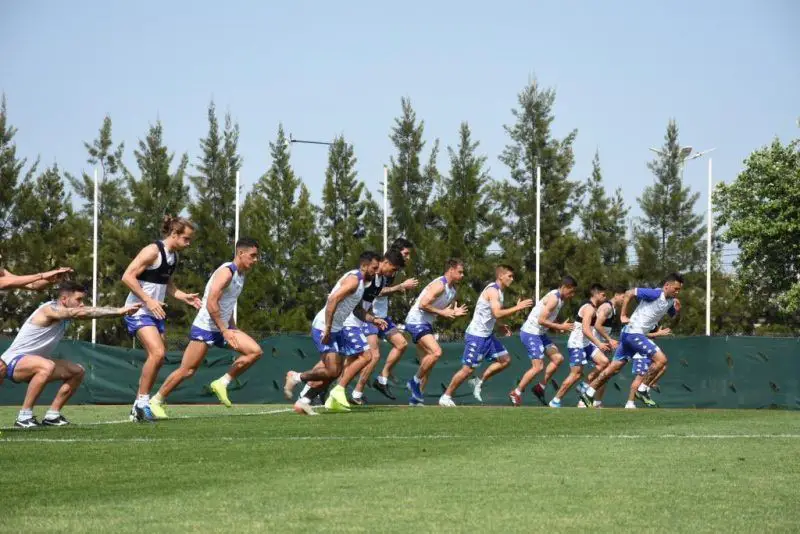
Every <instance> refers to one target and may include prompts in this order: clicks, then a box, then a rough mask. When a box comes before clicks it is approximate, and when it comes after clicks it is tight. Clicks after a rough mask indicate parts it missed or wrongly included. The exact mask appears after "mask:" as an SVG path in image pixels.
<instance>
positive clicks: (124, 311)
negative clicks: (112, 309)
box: [119, 302, 142, 315]
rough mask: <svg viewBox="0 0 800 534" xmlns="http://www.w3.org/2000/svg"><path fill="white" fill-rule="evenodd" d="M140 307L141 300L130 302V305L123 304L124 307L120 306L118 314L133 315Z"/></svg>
mask: <svg viewBox="0 0 800 534" xmlns="http://www.w3.org/2000/svg"><path fill="white" fill-rule="evenodd" d="M141 307H142V303H141V302H137V303H136V304H131V305H130V306H125V307H124V308H120V309H119V311H120V315H133V314H134V313H136V312H137V311H139V309H140V308H141Z"/></svg>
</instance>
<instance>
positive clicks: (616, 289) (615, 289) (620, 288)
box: [611, 286, 627, 295]
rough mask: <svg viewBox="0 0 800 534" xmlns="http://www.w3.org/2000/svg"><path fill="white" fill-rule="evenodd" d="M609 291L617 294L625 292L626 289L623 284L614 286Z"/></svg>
mask: <svg viewBox="0 0 800 534" xmlns="http://www.w3.org/2000/svg"><path fill="white" fill-rule="evenodd" d="M611 291H613V292H614V294H615V295H619V294H620V293H625V292H626V291H627V289H625V288H624V287H623V286H614V287H613V288H612V289H611Z"/></svg>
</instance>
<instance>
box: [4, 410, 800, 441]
mask: <svg viewBox="0 0 800 534" xmlns="http://www.w3.org/2000/svg"><path fill="white" fill-rule="evenodd" d="M269 413H274V412H269ZM18 435H21V434H18ZM476 437H478V438H484V439H506V440H507V439H622V440H626V439H698V440H702V439H711V440H716V439H798V438H800V434H653V435H647V434H536V435H529V436H513V435H506V436H494V435H488V436H473V435H470V436H462V435H454V434H417V435H409V436H401V435H388V436H244V437H232V436H216V437H207V438H203V437H196V436H194V437H192V438H191V440H192V441H212V442H213V441H226V442H227V441H369V440H398V441H402V440H449V439H453V440H456V439H469V440H474V439H475V438H476ZM185 440H186V438H37V437H31V438H27V437H20V438H19V439H16V438H0V442H6V443H10V442H19V443H29V442H37V443H155V442H162V441H164V442H166V441H185Z"/></svg>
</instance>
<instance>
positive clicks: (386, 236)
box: [383, 165, 389, 252]
mask: <svg viewBox="0 0 800 534" xmlns="http://www.w3.org/2000/svg"><path fill="white" fill-rule="evenodd" d="M388 249H389V168H388V167H386V165H384V166H383V251H384V252H386V251H387V250H388Z"/></svg>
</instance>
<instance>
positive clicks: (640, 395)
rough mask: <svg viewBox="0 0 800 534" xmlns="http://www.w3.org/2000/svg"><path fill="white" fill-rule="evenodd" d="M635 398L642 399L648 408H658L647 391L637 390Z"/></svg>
mask: <svg viewBox="0 0 800 534" xmlns="http://www.w3.org/2000/svg"><path fill="white" fill-rule="evenodd" d="M636 398H637V399H639V400H640V401H642V402H643V403H644V405H645V406H647V407H648V408H658V404H657V403H656V401H654V400H653V399H651V398H650V392H649V391H637V392H636Z"/></svg>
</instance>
